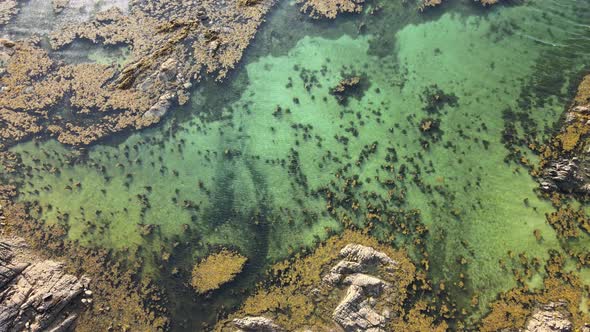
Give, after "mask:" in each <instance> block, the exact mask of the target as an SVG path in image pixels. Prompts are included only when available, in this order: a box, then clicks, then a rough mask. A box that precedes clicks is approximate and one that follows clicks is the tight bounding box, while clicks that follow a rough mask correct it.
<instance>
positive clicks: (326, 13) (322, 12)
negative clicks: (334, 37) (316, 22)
mask: <svg viewBox="0 0 590 332" xmlns="http://www.w3.org/2000/svg"><path fill="white" fill-rule="evenodd" d="M297 2H298V3H302V4H303V5H302V6H301V12H302V13H309V16H310V17H312V18H315V19H319V18H329V19H335V18H336V16H338V14H340V13H360V12H362V11H363V4H364V3H365V0H298V1H297Z"/></svg>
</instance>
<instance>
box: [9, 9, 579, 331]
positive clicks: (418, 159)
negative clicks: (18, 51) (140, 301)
mask: <svg viewBox="0 0 590 332" xmlns="http://www.w3.org/2000/svg"><path fill="white" fill-rule="evenodd" d="M359 22H363V23H364V24H365V25H364V26H362V27H360V28H359ZM292 24H298V26H299V27H301V28H298V29H288V27H289V26H290V25H292ZM359 31H360V33H359ZM589 38H590V3H589V2H585V1H573V0H565V1H550V0H539V1H529V2H526V3H525V4H523V5H520V6H497V7H494V8H492V9H486V10H482V9H479V8H477V7H476V6H475V5H471V4H465V3H462V2H459V1H455V2H452V1H451V2H450V3H449V4H448V5H445V6H444V7H443V8H441V9H437V10H433V11H431V12H429V13H427V14H424V15H422V16H421V15H419V14H418V13H416V11H415V9H414V8H410V7H408V6H403V5H400V4H395V3H393V1H391V2H387V3H385V4H383V9H382V10H381V11H380V12H379V13H378V14H377V15H375V16H365V15H361V16H359V17H348V16H345V17H343V18H340V19H338V20H336V21H334V22H332V23H330V24H326V23H325V22H313V21H311V20H307V19H303V18H302V16H301V15H300V14H299V13H298V12H297V7H296V6H295V5H294V4H292V3H288V2H282V3H281V4H279V5H278V7H277V9H276V10H275V12H274V13H273V14H272V15H271V16H270V17H269V22H268V23H267V24H266V26H264V27H263V28H262V30H261V32H260V33H259V35H258V36H257V38H256V40H255V41H254V44H253V46H252V48H251V49H250V50H249V51H248V52H247V54H246V56H245V59H244V62H243V65H242V66H241V67H240V68H238V69H237V70H236V72H235V73H234V74H233V76H232V77H231V78H230V79H229V80H228V81H226V82H224V83H222V84H221V85H219V84H218V83H212V82H204V83H203V84H201V85H200V86H199V87H198V88H196V90H195V91H194V94H193V96H192V98H191V102H190V104H189V105H188V106H185V107H180V108H178V109H177V110H175V111H174V112H172V113H173V114H171V115H170V116H169V117H168V118H167V119H166V120H165V121H163V123H162V124H160V125H158V126H156V127H154V128H150V129H146V130H143V131H140V132H136V133H131V134H126V135H122V136H121V137H117V138H114V139H112V140H111V141H109V142H103V143H101V144H98V145H95V146H93V147H91V148H89V149H88V151H87V154H85V155H84V154H83V155H82V156H81V157H80V156H79V155H78V153H76V152H75V151H72V150H71V149H69V148H67V147H64V146H61V145H60V144H59V143H57V142H55V141H52V140H50V141H47V142H28V143H24V144H20V145H18V146H16V147H14V148H13V149H12V151H14V152H18V153H19V154H20V155H21V157H22V158H23V162H24V164H25V165H26V166H27V168H28V170H27V172H26V173H28V175H26V176H25V177H24V178H23V179H22V180H24V186H23V187H22V188H21V195H20V197H19V199H20V200H21V201H35V202H38V203H39V204H40V206H41V207H42V212H41V213H40V215H39V216H38V217H39V220H40V222H44V223H47V224H53V223H65V224H67V226H68V227H69V233H68V237H69V238H70V239H72V240H75V241H79V243H80V244H81V245H86V246H99V247H105V248H110V249H114V250H124V249H131V251H132V252H135V251H137V252H138V255H139V256H141V257H143V258H144V259H146V263H145V264H144V272H145V273H147V274H150V275H154V276H155V277H156V278H159V279H160V280H161V283H162V284H163V285H165V287H166V289H167V290H168V291H169V292H171V293H173V294H185V295H184V296H181V297H176V298H178V299H179V300H178V301H177V303H173V310H174V313H175V317H176V321H175V323H176V328H177V329H178V330H183V329H187V330H191V329H193V330H194V328H195V327H198V326H200V325H199V324H200V323H201V322H202V321H207V320H210V319H211V317H214V312H213V311H214V308H216V307H218V306H220V305H222V304H224V305H227V306H230V307H231V306H232V305H236V304H237V299H236V297H235V296H234V295H233V294H234V292H236V291H237V290H242V289H249V287H250V286H251V285H252V284H253V282H254V281H257V280H260V278H261V277H262V274H263V272H264V269H265V267H268V266H269V265H270V264H272V263H273V262H277V261H279V260H281V259H284V258H287V257H289V256H290V255H292V254H293V253H295V252H300V251H301V250H304V249H306V248H307V249H311V248H313V246H314V244H315V243H317V241H320V240H322V239H325V238H327V237H328V236H329V234H331V233H333V232H338V231H340V230H341V229H342V227H343V226H342V220H341V218H338V215H342V214H346V215H347V216H348V217H350V218H351V221H352V223H354V224H356V225H358V226H361V227H363V226H366V225H367V223H369V222H370V221H369V220H367V213H368V212H367V211H366V210H363V209H362V208H361V210H360V211H353V210H352V209H346V208H338V209H337V210H338V214H337V215H336V216H335V215H334V214H329V213H328V212H327V209H326V204H327V201H326V199H325V198H324V196H323V195H321V194H320V193H321V192H322V190H323V189H325V188H332V189H333V190H337V189H338V188H342V187H343V181H342V178H343V177H355V176H357V177H358V178H357V179H358V183H360V184H359V185H358V186H357V187H355V188H353V189H352V190H350V191H349V192H347V195H350V197H351V198H352V199H353V200H356V201H358V202H360V203H361V206H365V205H366V203H368V202H371V203H373V204H378V207H379V208H381V209H397V208H402V209H406V210H410V209H417V210H419V211H420V218H421V220H422V222H423V223H425V224H426V225H427V226H428V228H429V234H428V235H427V237H426V240H425V241H426V248H427V250H428V253H429V256H430V260H431V261H430V268H431V270H430V275H431V277H432V278H433V280H434V281H435V284H438V282H439V281H450V283H452V282H453V281H456V280H458V277H459V274H461V273H462V274H464V275H465V276H466V279H465V280H466V287H465V289H459V288H457V287H455V288H451V290H450V291H449V293H450V295H451V296H453V297H455V299H456V301H457V302H458V303H460V304H461V305H463V306H464V307H465V308H466V309H468V310H469V315H471V316H472V318H474V319H475V318H477V317H478V316H479V315H480V314H481V313H482V312H485V308H486V305H487V304H488V303H489V302H490V301H491V300H493V299H494V298H495V296H496V295H497V294H498V292H500V291H503V290H507V289H509V288H511V287H513V286H515V285H516V283H515V280H514V278H513V275H512V272H511V269H509V268H508V269H506V270H502V269H500V267H499V263H498V262H499V260H501V259H502V260H507V257H508V252H509V251H511V252H514V253H520V252H524V253H526V254H527V255H528V256H529V257H541V258H547V257H548V250H549V249H556V250H562V248H561V245H560V243H559V241H558V240H557V239H556V236H555V233H554V231H553V230H552V228H551V227H550V226H549V225H548V224H547V223H546V221H545V213H547V212H551V211H552V207H551V205H550V204H549V202H547V201H543V200H541V199H539V198H538V197H537V195H536V194H535V190H536V188H537V187H538V185H537V183H536V182H535V181H534V179H532V178H531V177H530V176H529V175H528V173H527V171H526V169H524V168H523V167H521V166H519V165H518V164H516V163H506V162H505V161H504V160H505V158H506V156H507V154H508V150H507V149H506V147H505V146H504V144H503V143H502V137H503V131H504V129H505V128H506V125H507V122H510V121H512V120H511V119H509V118H507V117H506V116H505V114H506V111H507V110H511V111H513V112H520V113H526V114H527V115H528V116H529V119H528V123H527V126H529V127H528V129H527V130H530V128H533V129H535V130H536V131H537V132H538V134H539V138H547V137H549V135H550V134H551V133H552V131H553V128H554V125H555V124H556V123H557V121H558V120H559V117H560V116H561V114H562V112H563V110H564V109H565V107H566V106H567V105H568V103H569V100H568V98H569V97H570V96H571V86H572V85H573V84H574V83H575V81H576V80H578V79H579V78H580V77H581V73H582V70H583V69H584V65H585V64H588V63H590V61H589V60H590V56H589V55H590V39H589ZM111 56H112V55H111V54H110V53H109V54H108V57H109V59H110V57H111ZM105 57H107V55H104V54H103V53H101V52H100V51H94V50H93V51H92V55H91V56H90V57H89V58H88V61H104V58H105ZM551 67H553V68H554V69H552V68H551ZM353 74H355V75H361V76H362V77H363V85H364V86H365V87H366V91H364V94H363V96H362V97H359V98H350V99H349V100H348V103H347V104H346V105H342V104H340V103H338V101H337V100H336V99H335V98H334V96H332V95H330V93H329V91H330V88H332V87H334V86H335V85H337V84H338V82H339V81H340V80H341V79H342V78H344V77H347V76H348V75H353ZM434 86H436V87H437V88H438V89H440V90H442V92H444V94H445V95H448V96H452V99H453V102H451V103H448V104H446V105H443V106H442V107H440V109H439V110H438V111H437V112H434V113H432V112H429V111H428V110H427V109H426V108H427V102H428V101H427V100H426V98H427V97H428V94H426V93H425V91H426V90H427V89H430V91H434V90H435V88H434ZM425 118H433V119H435V120H437V121H439V122H440V130H439V131H437V132H435V133H434V134H433V135H432V136H428V135H425V134H424V133H422V132H421V130H420V123H421V121H422V120H423V119H425ZM516 126H517V130H518V131H519V132H521V133H522V132H524V130H525V128H521V127H520V124H519V123H517V124H516ZM426 143H427V144H428V147H424V145H425V144H426ZM373 144H376V145H375V148H374V149H371V146H372V145H373ZM368 150H370V151H371V152H369V153H365V152H366V151H368ZM363 151H365V152H363ZM531 158H532V159H534V156H531ZM385 164H392V165H393V166H394V168H395V173H394V174H391V173H390V172H388V171H386V170H384V169H383V165H385ZM52 167H56V168H57V169H59V173H51V172H49V171H48V170H49V169H51V168H52ZM403 169H405V171H402V170H403ZM401 174H405V176H397V177H396V176H395V175H401ZM387 179H391V180H394V183H395V184H394V185H393V188H391V187H387V186H385V185H383V181H385V180H387ZM426 186H430V189H424V188H425V187H426ZM435 188H436V189H435ZM388 190H393V191H394V192H395V195H396V197H402V196H403V197H404V198H403V199H398V200H390V199H389V196H388ZM368 193H371V194H372V195H373V196H371V195H369V194H368ZM525 201H526V203H525ZM64 215H68V216H69V217H67V218H64V217H63V216H64ZM376 223H377V222H376ZM377 224H378V225H377V226H376V229H377V231H376V234H378V236H380V237H381V239H382V240H384V241H391V242H392V243H394V244H396V245H398V246H403V247H404V248H407V249H408V251H409V252H410V253H412V254H413V255H414V256H415V257H418V253H417V251H416V249H415V248H413V247H412V244H411V242H410V241H404V238H405V237H406V236H405V235H403V234H394V233H391V232H390V230H389V228H388V227H386V226H384V225H379V223H377ZM144 225H157V227H156V228H155V231H154V232H153V233H152V234H151V235H142V229H144V228H143V227H144ZM534 230H540V231H541V234H542V236H543V240H542V241H537V240H536V239H535V236H534V235H533V231H534ZM219 246H225V247H231V248H234V249H236V250H238V251H239V252H241V253H242V254H244V255H245V256H247V257H248V258H249V259H250V262H249V264H248V266H247V268H246V270H245V271H244V273H242V274H241V275H240V276H239V277H238V279H237V280H236V281H234V282H232V283H230V284H229V285H227V286H226V287H224V288H223V289H221V290H220V291H218V292H216V293H214V294H213V296H211V297H210V298H207V299H204V298H200V297H198V296H196V295H193V294H191V293H190V292H187V291H186V290H187V286H186V283H187V280H188V278H189V276H190V268H191V266H192V264H194V262H196V261H198V259H199V258H201V257H204V256H206V255H207V253H209V252H210V251H211V250H214V249H215V248H217V247H219ZM138 248H141V249H138ZM168 253H170V254H171V256H170V258H169V259H163V257H165V256H167V254H168ZM461 258H464V259H465V260H466V262H467V264H460V263H459V262H460V260H461ZM173 268H178V269H179V270H180V276H175V277H174V276H172V275H171V273H170V271H171V270H172V269H173ZM588 281H589V282H590V279H589V280H588ZM186 294H189V295H190V296H188V295H186ZM474 294H477V295H478V296H479V306H478V307H477V308H471V307H470V306H469V305H468V303H469V301H470V299H471V298H472V296H473V295H474ZM204 308H208V310H205V309H204ZM191 312H193V313H194V312H199V314H192V315H189V313H191ZM187 317H192V318H187ZM185 320H186V321H185Z"/></svg>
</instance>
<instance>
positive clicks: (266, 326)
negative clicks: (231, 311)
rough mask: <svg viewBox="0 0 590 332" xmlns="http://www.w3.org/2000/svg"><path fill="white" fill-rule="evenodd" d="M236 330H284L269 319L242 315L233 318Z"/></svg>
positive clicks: (255, 331)
mask: <svg viewBox="0 0 590 332" xmlns="http://www.w3.org/2000/svg"><path fill="white" fill-rule="evenodd" d="M233 322H234V324H235V326H236V327H237V328H238V329H239V330H238V331H240V332H241V331H243V332H280V331H284V330H283V329H282V328H281V327H280V326H278V325H277V324H275V323H274V322H273V321H272V320H271V319H268V318H265V317H244V318H236V319H234V321H233Z"/></svg>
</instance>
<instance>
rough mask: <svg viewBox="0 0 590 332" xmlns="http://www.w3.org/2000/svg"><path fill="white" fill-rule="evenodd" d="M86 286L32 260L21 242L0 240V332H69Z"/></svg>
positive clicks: (43, 262) (60, 269)
mask: <svg viewBox="0 0 590 332" xmlns="http://www.w3.org/2000/svg"><path fill="white" fill-rule="evenodd" d="M88 282H89V281H88V280H87V279H86V278H77V277H75V276H73V275H70V274H67V273H66V272H65V268H64V265H63V264H62V263H59V262H55V261H51V260H40V259H38V258H37V257H35V256H33V255H32V254H31V252H30V251H29V249H28V248H27V246H26V244H25V242H24V241H23V240H22V239H18V238H9V239H5V238H2V239H0V331H24V330H27V331H66V330H70V329H71V327H72V326H73V324H74V323H75V320H76V318H77V315H78V312H79V310H80V308H81V306H80V305H79V304H80V303H81V302H78V300H79V298H80V297H81V294H82V293H83V291H84V288H85V286H84V285H86V284H88ZM90 294H91V293H90ZM84 300H85V302H87V301H88V299H84Z"/></svg>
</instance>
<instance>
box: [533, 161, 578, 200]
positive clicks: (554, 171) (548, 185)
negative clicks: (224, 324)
mask: <svg viewBox="0 0 590 332" xmlns="http://www.w3.org/2000/svg"><path fill="white" fill-rule="evenodd" d="M588 171H589V170H588V169H587V168H586V167H580V162H579V160H578V158H576V157H573V158H569V159H568V158H561V159H559V160H557V161H554V162H551V163H550V164H549V166H547V167H546V168H545V170H544V172H543V177H542V180H541V189H543V190H545V191H554V190H558V191H562V192H567V193H574V192H577V193H590V183H588V182H589V181H588V180H589V179H588V173H589V172H588Z"/></svg>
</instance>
